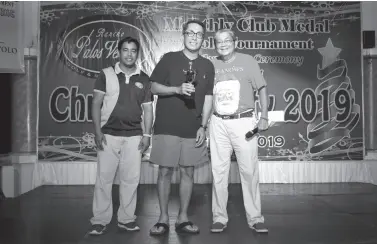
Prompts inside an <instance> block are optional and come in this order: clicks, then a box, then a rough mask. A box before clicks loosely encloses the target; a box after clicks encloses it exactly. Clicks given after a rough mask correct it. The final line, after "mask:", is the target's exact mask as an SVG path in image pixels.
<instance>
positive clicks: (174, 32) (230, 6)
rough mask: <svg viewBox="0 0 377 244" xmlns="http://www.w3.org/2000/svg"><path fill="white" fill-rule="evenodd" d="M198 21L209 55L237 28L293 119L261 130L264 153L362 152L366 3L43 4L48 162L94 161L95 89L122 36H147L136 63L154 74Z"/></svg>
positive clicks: (281, 156)
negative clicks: (224, 31)
mask: <svg viewBox="0 0 377 244" xmlns="http://www.w3.org/2000/svg"><path fill="white" fill-rule="evenodd" d="M190 19H199V20H202V21H203V23H205V26H206V29H207V33H208V34H207V36H206V37H205V40H204V43H203V46H202V50H201V54H202V55H203V56H204V57H206V58H209V59H213V58H214V57H215V56H216V51H215V46H214V39H213V35H214V33H215V32H216V31H217V30H218V29H220V28H231V29H232V30H234V31H235V32H236V35H237V39H238V44H237V49H238V51H239V52H242V53H246V54H250V55H253V56H254V58H255V59H256V60H257V61H258V63H259V64H260V67H261V69H262V71H263V75H264V77H265V79H266V81H267V83H268V92H269V94H270V95H269V101H270V103H269V110H270V111H284V119H285V122H283V123H276V124H275V125H274V126H272V127H271V128H270V129H269V130H268V131H266V132H264V133H261V134H260V136H259V138H258V143H259V148H260V150H259V156H260V159H261V160H286V161H290V160H305V161H315V160H360V159H363V129H362V125H363V123H362V116H361V113H362V111H361V103H362V76H361V57H362V56H361V25H360V3H359V2H252V1H251V2H165V1H164V2H123V3H120V4H118V3H100V2H98V3H92V2H80V3H72V2H71V3H67V4H55V5H47V6H42V9H41V37H40V38H41V62H40V67H39V68H40V70H39V71H40V93H39V94H40V95H39V96H40V98H39V158H40V160H49V161H61V160H65V161H67V160H71V161H79V160H81V161H83V160H84V161H87V160H96V148H95V143H94V134H93V125H92V123H91V111H90V109H91V107H90V106H91V101H92V89H93V85H94V81H95V78H96V77H97V76H98V74H99V72H100V70H101V69H102V68H105V67H108V66H110V65H113V64H114V63H115V62H117V58H118V51H117V42H118V40H120V39H122V38H124V37H126V36H133V37H136V38H138V39H139V40H140V42H141V47H142V49H141V56H140V60H139V62H138V65H140V67H141V68H142V69H143V70H144V71H145V72H146V73H147V74H149V75H150V74H151V72H152V70H153V68H154V67H155V65H156V63H157V62H158V60H159V59H160V58H161V56H162V55H163V54H164V53H166V52H169V51H177V50H181V49H182V48H183V44H182V40H183V38H182V24H183V23H184V22H186V21H188V20H190ZM171 68H174V67H171ZM234 68H236V67H234ZM157 102H158V101H157ZM257 105H258V101H257ZM250 129H252V128H250ZM152 147H153V145H152Z"/></svg>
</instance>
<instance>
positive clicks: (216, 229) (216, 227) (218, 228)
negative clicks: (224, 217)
mask: <svg viewBox="0 0 377 244" xmlns="http://www.w3.org/2000/svg"><path fill="white" fill-rule="evenodd" d="M225 228H226V225H224V224H222V223H220V222H216V223H213V224H212V226H211V232H212V233H220V232H223V231H224V230H225Z"/></svg>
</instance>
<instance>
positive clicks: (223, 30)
mask: <svg viewBox="0 0 377 244" xmlns="http://www.w3.org/2000/svg"><path fill="white" fill-rule="evenodd" d="M222 33H228V34H229V35H230V37H231V38H232V40H233V41H235V40H236V39H237V38H236V34H235V33H234V31H232V30H230V29H220V30H218V31H216V33H215V35H214V37H215V40H216V37H217V36H218V35H220V34H222Z"/></svg>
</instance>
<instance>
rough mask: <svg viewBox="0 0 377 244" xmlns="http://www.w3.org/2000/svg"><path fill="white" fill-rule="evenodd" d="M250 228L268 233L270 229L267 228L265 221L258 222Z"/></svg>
mask: <svg viewBox="0 0 377 244" xmlns="http://www.w3.org/2000/svg"><path fill="white" fill-rule="evenodd" d="M250 228H251V229H252V230H253V231H255V232H257V233H267V232H268V229H267V228H266V226H265V225H264V223H256V224H254V225H253V226H252V227H250Z"/></svg>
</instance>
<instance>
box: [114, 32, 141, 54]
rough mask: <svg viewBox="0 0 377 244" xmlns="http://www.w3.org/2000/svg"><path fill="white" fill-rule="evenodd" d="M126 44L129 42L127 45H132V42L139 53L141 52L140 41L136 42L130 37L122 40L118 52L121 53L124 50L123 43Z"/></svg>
mask: <svg viewBox="0 0 377 244" xmlns="http://www.w3.org/2000/svg"><path fill="white" fill-rule="evenodd" d="M125 42H127V43H131V42H133V43H135V45H136V48H137V52H139V49H140V42H139V41H138V40H136V39H135V38H132V37H130V36H127V37H125V38H123V39H122V40H120V41H119V42H118V51H119V52H120V50H121V49H122V46H123V43H125Z"/></svg>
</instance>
